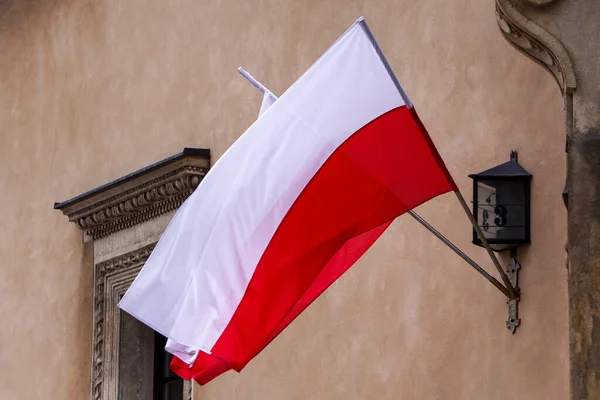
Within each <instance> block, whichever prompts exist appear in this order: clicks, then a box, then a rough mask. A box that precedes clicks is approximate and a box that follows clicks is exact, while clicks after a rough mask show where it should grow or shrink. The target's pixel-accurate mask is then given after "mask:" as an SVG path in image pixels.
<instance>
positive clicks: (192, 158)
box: [54, 149, 210, 241]
mask: <svg viewBox="0 0 600 400" xmlns="http://www.w3.org/2000/svg"><path fill="white" fill-rule="evenodd" d="M209 166H210V152H209V151H208V150H205V149H184V151H183V152H182V153H179V154H177V155H175V156H173V157H169V158H167V159H166V160H163V161H160V162H158V163H156V164H153V165H151V166H149V167H146V168H143V169H141V170H139V171H137V172H134V173H132V174H130V175H127V176H125V177H123V178H120V179H117V180H116V181H114V182H111V183H109V184H106V185H103V186H100V187H99V188H97V189H94V190H92V191H90V192H87V193H84V194H82V195H80V196H77V197H75V198H73V199H71V200H68V201H65V202H62V203H57V204H55V205H54V208H55V209H59V210H61V211H62V212H63V214H65V215H67V216H68V217H69V220H70V221H71V222H74V223H75V224H76V225H77V227H78V228H79V229H81V230H83V231H84V238H85V240H86V241H89V240H95V239H98V238H101V237H104V236H107V235H110V234H112V233H115V232H117V231H120V230H122V229H126V228H129V227H131V226H133V225H136V224H139V223H141V222H144V221H147V220H149V219H151V218H154V217H157V216H159V215H161V214H164V213H167V212H169V211H172V210H175V209H177V208H178V207H179V206H180V205H181V204H183V202H184V201H185V199H186V198H187V197H188V196H189V195H190V194H192V192H193V191H194V189H196V187H197V186H198V184H199V183H200V181H201V180H202V178H203V177H204V175H206V173H207V171H208V168H209Z"/></svg>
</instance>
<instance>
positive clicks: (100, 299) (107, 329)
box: [92, 243, 155, 400]
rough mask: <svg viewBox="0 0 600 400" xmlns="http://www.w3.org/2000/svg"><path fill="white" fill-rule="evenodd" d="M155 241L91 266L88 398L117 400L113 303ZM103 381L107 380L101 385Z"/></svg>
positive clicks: (117, 316)
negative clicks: (90, 364) (91, 340)
mask: <svg viewBox="0 0 600 400" xmlns="http://www.w3.org/2000/svg"><path fill="white" fill-rule="evenodd" d="M154 246H155V243H153V244H151V245H148V246H144V247H142V248H141V249H138V250H136V251H133V252H130V253H127V254H124V255H122V256H119V257H116V258H114V259H112V260H108V261H105V262H102V263H99V264H96V266H95V271H94V272H95V273H94V329H93V340H94V343H93V347H92V349H93V350H92V352H93V356H92V357H93V358H92V399H93V400H108V399H111V400H112V399H114V400H116V399H117V388H118V381H117V379H118V370H117V369H118V367H117V357H118V348H119V347H118V343H119V338H118V332H119V329H118V326H119V310H118V308H117V304H118V301H119V299H120V298H121V296H122V295H123V294H124V293H125V291H126V290H127V288H128V287H129V286H130V285H131V283H132V282H133V280H134V279H135V277H136V276H137V274H138V272H139V271H140V269H141V268H142V266H143V264H144V262H145V261H146V260H147V259H148V257H149V256H150V253H151V252H152V249H154ZM105 381H110V383H109V384H105Z"/></svg>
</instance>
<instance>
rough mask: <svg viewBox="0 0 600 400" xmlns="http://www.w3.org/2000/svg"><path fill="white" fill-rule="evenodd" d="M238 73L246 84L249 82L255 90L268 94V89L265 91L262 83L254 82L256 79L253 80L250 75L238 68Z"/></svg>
mask: <svg viewBox="0 0 600 400" xmlns="http://www.w3.org/2000/svg"><path fill="white" fill-rule="evenodd" d="M238 72H239V73H240V75H242V76H243V77H244V78H246V79H247V80H248V82H250V83H251V84H252V85H253V86H254V87H255V88H257V89H258V90H260V91H261V92H263V93H270V91H269V89H267V88H266V87H265V86H264V85H263V84H262V83H260V82H259V81H258V80H256V78H254V77H253V76H252V75H250V74H249V73H248V72H247V71H246V70H245V69H244V68H242V67H238Z"/></svg>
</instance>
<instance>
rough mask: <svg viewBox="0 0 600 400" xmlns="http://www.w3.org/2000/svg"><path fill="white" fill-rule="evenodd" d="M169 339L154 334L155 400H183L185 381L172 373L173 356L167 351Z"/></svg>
mask: <svg viewBox="0 0 600 400" xmlns="http://www.w3.org/2000/svg"><path fill="white" fill-rule="evenodd" d="M166 343H167V338H165V337H164V336H163V335H161V334H160V333H158V332H155V334H154V400H183V379H181V378H180V377H179V376H178V375H177V374H175V373H174V372H172V371H171V369H170V368H169V365H170V364H171V360H172V359H173V355H172V354H170V353H167V352H166V351H165V344H166Z"/></svg>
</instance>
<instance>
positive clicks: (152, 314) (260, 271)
mask: <svg viewBox="0 0 600 400" xmlns="http://www.w3.org/2000/svg"><path fill="white" fill-rule="evenodd" d="M456 190H457V188H456V185H455V183H454V181H453V180H452V178H451V176H450V174H449V173H448V171H447V169H446V167H445V165H444V163H443V161H442V159H441V158H440V156H439V154H438V152H437V150H436V149H435V147H434V145H433V143H432V141H431V139H430V138H429V135H428V134H427V132H426V130H425V128H424V127H423V125H422V123H421V121H420V120H419V118H418V116H417V114H416V112H415V110H414V108H413V106H412V103H411V102H410V100H409V99H408V96H407V95H406V93H405V92H404V90H403V89H402V87H401V86H400V84H399V83H398V81H397V79H396V78H395V76H394V75H393V73H392V71H391V69H390V68H389V65H388V64H387V62H386V61H385V58H384V56H383V54H382V53H381V51H380V49H379V47H378V46H377V43H376V42H375V40H374V39H373V36H372V34H371V32H370V31H369V29H368V27H367V25H366V23H365V21H364V20H363V19H362V18H361V19H359V20H358V21H357V22H356V23H354V24H353V25H352V26H351V27H350V28H349V29H348V30H347V31H346V32H345V33H344V34H343V35H342V36H341V37H340V38H339V39H338V40H337V41H336V42H335V43H334V44H333V46H331V47H330V48H329V49H328V50H327V51H326V52H325V53H324V54H323V55H322V56H321V57H320V58H319V59H318V60H317V62H316V63H315V64H313V65H312V66H311V67H310V68H309V69H308V71H306V72H305V73H304V75H302V77H300V79H298V80H297V81H296V82H295V83H294V84H293V85H292V86H291V87H290V88H289V89H288V90H287V91H286V92H285V93H284V94H283V95H282V96H281V97H280V98H279V99H277V101H274V103H273V104H272V105H271V106H270V107H268V109H266V111H264V113H262V114H261V115H260V117H259V118H258V119H257V120H256V121H255V122H254V123H253V124H252V126H250V128H249V129H248V130H247V131H246V132H245V133H244V134H243V135H242V136H241V137H240V138H239V139H238V140H237V141H236V142H235V143H234V144H233V145H232V146H231V148H230V149H229V150H227V152H226V153H225V154H224V155H223V156H222V157H221V158H220V159H219V160H218V162H217V163H216V164H215V165H214V166H213V168H212V169H211V170H210V172H209V173H208V174H207V175H206V177H205V178H204V179H203V181H202V182H201V184H200V185H199V187H198V188H197V189H196V191H195V192H194V193H193V194H192V195H191V196H190V197H189V198H188V199H187V201H186V202H185V203H184V204H183V205H182V206H181V207H180V209H179V210H178V212H177V213H176V214H175V216H174V217H173V219H172V220H171V223H170V224H169V226H168V227H167V229H166V230H165V232H164V234H163V235H162V237H161V239H160V241H159V242H158V243H157V245H156V247H155V249H154V251H153V252H152V255H151V256H150V258H149V259H148V261H147V262H146V264H145V265H144V267H143V268H142V270H141V272H140V273H139V275H138V276H137V278H136V279H135V281H134V282H133V284H132V285H131V287H130V288H129V290H128V291H127V292H126V294H125V296H124V297H123V299H122V300H121V302H120V304H119V306H120V307H121V308H122V309H123V310H124V311H126V312H128V313H129V314H131V315H132V316H134V317H135V318H137V319H138V320H140V321H141V322H143V323H145V324H146V325H148V326H150V327H151V328H153V329H154V330H156V331H158V332H159V333H161V334H162V335H164V336H166V337H167V338H168V340H169V341H168V343H167V350H168V351H170V352H171V353H173V354H174V355H175V356H176V357H175V358H174V361H173V363H172V369H173V370H174V371H175V372H176V373H178V374H179V375H180V376H182V377H183V378H185V379H190V378H193V379H195V380H196V381H197V382H199V383H200V384H205V383H207V382H208V381H210V380H212V379H214V378H215V377H216V376H218V375H220V374H221V373H223V372H225V371H227V370H229V369H233V370H235V371H238V372H239V371H240V370H241V369H242V368H243V367H244V366H245V365H246V364H247V363H248V362H249V361H250V360H251V359H252V358H254V357H255V356H256V355H257V354H258V353H259V352H260V351H261V350H262V349H263V348H265V346H267V345H268V344H269V343H270V342H271V341H272V340H273V339H274V338H275V337H276V336H277V335H278V334H279V333H281V331H282V330H283V329H285V327H287V326H288V325H289V324H290V323H291V322H292V321H293V320H294V319H295V318H296V317H297V316H298V315H299V314H300V313H301V312H302V311H303V310H304V309H305V308H306V307H308V306H309V305H310V304H311V303H312V302H313V301H314V300H315V299H316V298H317V297H318V296H319V295H320V294H321V293H323V291H325V289H327V288H328V287H329V286H330V285H331V284H332V283H333V282H334V281H335V280H337V279H338V278H339V277H340V276H341V275H342V274H343V273H344V272H345V271H346V270H347V269H348V268H350V266H352V265H353V264H354V263H355V262H356V261H357V260H358V259H359V258H360V257H361V256H362V255H363V254H364V253H365V251H367V249H368V248H369V247H370V246H371V245H372V244H373V243H374V242H375V241H376V240H377V239H378V238H379V236H381V234H382V233H383V232H384V231H385V230H386V228H387V227H388V226H389V225H390V224H391V223H392V221H393V220H394V219H395V218H396V217H398V216H400V215H402V214H403V213H405V212H407V211H409V210H411V209H412V208H415V207H417V206H418V205H420V204H422V203H424V202H426V201H427V200H430V199H431V198H433V197H435V196H438V195H440V194H442V193H446V192H448V191H456Z"/></svg>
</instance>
